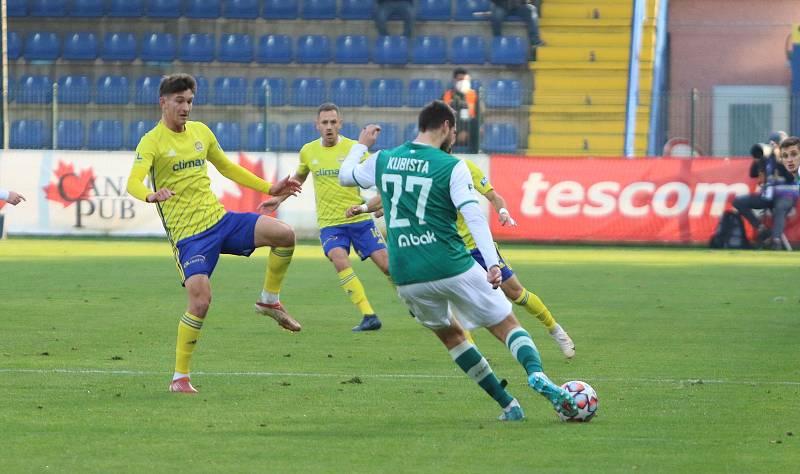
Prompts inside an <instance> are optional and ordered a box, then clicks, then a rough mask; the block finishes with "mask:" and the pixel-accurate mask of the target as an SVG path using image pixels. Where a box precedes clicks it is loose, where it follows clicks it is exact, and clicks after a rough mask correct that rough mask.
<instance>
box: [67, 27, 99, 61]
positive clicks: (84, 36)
mask: <svg viewBox="0 0 800 474" xmlns="http://www.w3.org/2000/svg"><path fill="white" fill-rule="evenodd" d="M61 57H62V58H64V59H71V60H76V61H94V60H95V59H97V36H95V34H94V33H87V32H81V33H73V34H71V35H69V36H67V37H66V39H65V40H64V53H63V54H62V55H61Z"/></svg>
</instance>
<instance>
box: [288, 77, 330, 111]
mask: <svg viewBox="0 0 800 474" xmlns="http://www.w3.org/2000/svg"><path fill="white" fill-rule="evenodd" d="M323 102H325V81H323V80H322V79H319V78H317V77H298V78H297V79H295V80H294V81H292V100H291V105H294V106H295V107H316V106H318V105H319V104H321V103H323Z"/></svg>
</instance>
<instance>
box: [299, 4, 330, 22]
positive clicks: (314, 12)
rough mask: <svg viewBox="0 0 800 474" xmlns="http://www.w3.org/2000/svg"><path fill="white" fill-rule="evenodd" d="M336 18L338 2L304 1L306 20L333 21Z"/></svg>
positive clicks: (304, 16)
mask: <svg viewBox="0 0 800 474" xmlns="http://www.w3.org/2000/svg"><path fill="white" fill-rule="evenodd" d="M334 18H336V0H303V19H304V20H333V19H334Z"/></svg>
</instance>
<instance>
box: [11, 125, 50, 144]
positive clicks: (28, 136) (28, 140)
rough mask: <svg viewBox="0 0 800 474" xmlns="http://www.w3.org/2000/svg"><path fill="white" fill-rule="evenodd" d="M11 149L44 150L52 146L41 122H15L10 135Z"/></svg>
mask: <svg viewBox="0 0 800 474" xmlns="http://www.w3.org/2000/svg"><path fill="white" fill-rule="evenodd" d="M8 138H9V145H10V146H11V148H15V149H20V148H25V149H43V148H46V147H49V146H50V143H49V141H50V140H49V135H48V134H47V133H46V132H45V128H44V123H43V122H42V121H41V120H14V121H13V122H11V133H10V135H9V137H8Z"/></svg>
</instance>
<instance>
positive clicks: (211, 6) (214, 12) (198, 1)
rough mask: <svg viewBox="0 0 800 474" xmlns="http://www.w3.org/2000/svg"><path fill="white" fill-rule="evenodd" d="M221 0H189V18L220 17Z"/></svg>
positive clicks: (187, 6)
mask: <svg viewBox="0 0 800 474" xmlns="http://www.w3.org/2000/svg"><path fill="white" fill-rule="evenodd" d="M219 11H220V0H188V1H187V2H186V17H187V18H211V19H216V18H219Z"/></svg>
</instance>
